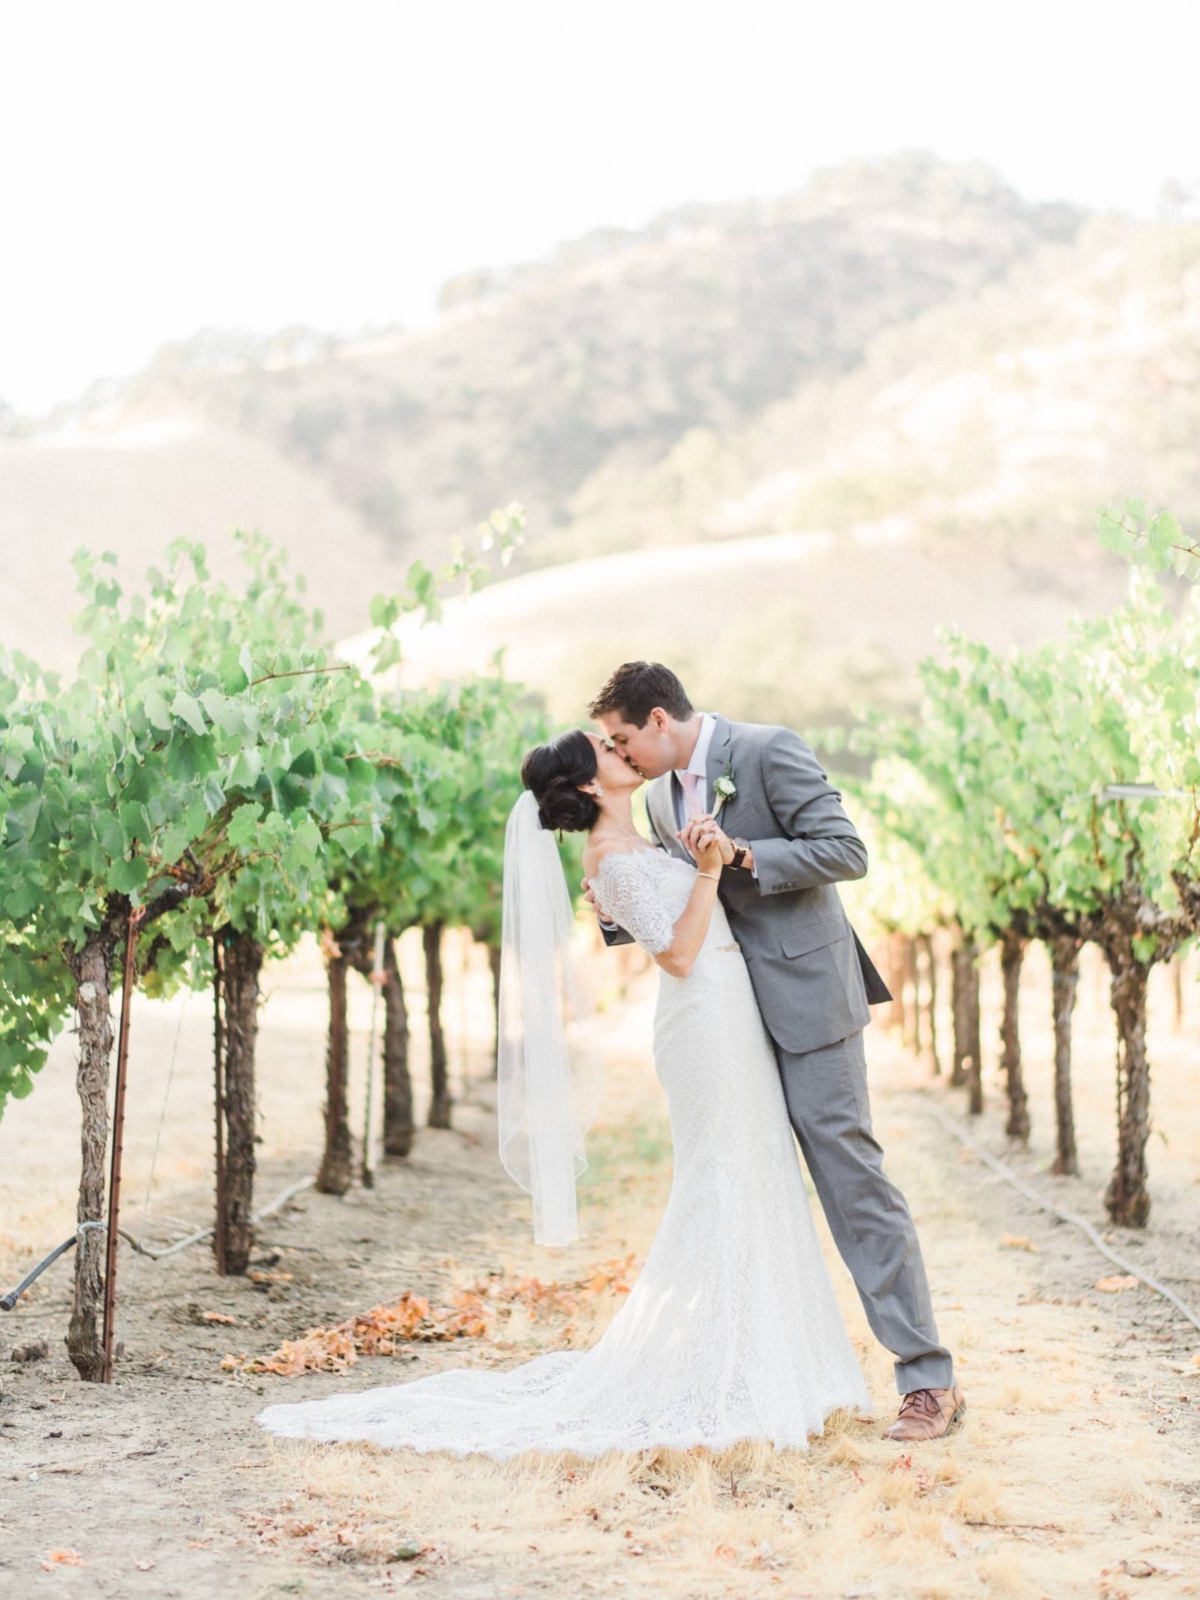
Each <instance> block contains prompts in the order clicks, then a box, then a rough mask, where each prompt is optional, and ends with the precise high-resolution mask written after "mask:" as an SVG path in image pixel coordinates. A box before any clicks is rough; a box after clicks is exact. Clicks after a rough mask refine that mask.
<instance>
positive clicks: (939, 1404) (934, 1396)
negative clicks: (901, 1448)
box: [883, 1384, 967, 1444]
mask: <svg viewBox="0 0 1200 1600" xmlns="http://www.w3.org/2000/svg"><path fill="white" fill-rule="evenodd" d="M966 1409H967V1402H966V1400H965V1398H964V1397H963V1392H962V1390H961V1389H960V1388H959V1387H958V1385H957V1384H955V1385H954V1387H953V1389H914V1390H913V1391H912V1393H911V1394H906V1395H905V1396H904V1399H903V1400H902V1401H901V1403H900V1415H899V1416H898V1417H897V1418H896V1420H895V1422H893V1423H892V1425H891V1427H890V1428H888V1429H886V1430H885V1431H884V1435H883V1437H884V1438H885V1439H899V1440H900V1442H901V1443H902V1444H911V1443H912V1442H913V1440H915V1439H940V1438H941V1436H942V1434H944V1433H945V1432H946V1430H947V1429H948V1428H950V1427H952V1426H953V1425H954V1424H955V1423H956V1422H959V1421H961V1419H962V1416H963V1413H964V1412H965V1411H966Z"/></svg>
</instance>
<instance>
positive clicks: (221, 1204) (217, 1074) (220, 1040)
mask: <svg viewBox="0 0 1200 1600" xmlns="http://www.w3.org/2000/svg"><path fill="white" fill-rule="evenodd" d="M212 962H213V1105H214V1110H215V1113H216V1127H215V1130H214V1133H215V1151H216V1168H217V1217H216V1226H215V1227H214V1228H213V1255H214V1256H215V1257H216V1262H217V1271H218V1273H219V1274H220V1275H221V1277H224V1276H225V1275H226V1272H227V1270H228V1269H227V1267H226V1264H225V1251H226V1237H227V1234H226V1215H225V1037H224V1033H225V1030H224V1026H223V1023H222V1019H221V936H220V934H218V933H214V934H213V938H212Z"/></svg>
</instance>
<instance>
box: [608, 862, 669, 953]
mask: <svg viewBox="0 0 1200 1600" xmlns="http://www.w3.org/2000/svg"><path fill="white" fill-rule="evenodd" d="M651 854H653V852H652V851H642V850H628V851H621V850H611V851H610V852H609V853H608V855H606V856H605V857H604V858H603V860H602V861H601V862H600V865H599V867H598V868H597V869H596V878H595V886H596V898H597V900H599V902H600V906H601V908H602V909H603V911H604V912H605V913H606V915H607V916H609V917H611V918H612V919H613V920H614V921H615V922H617V923H619V924H620V926H621V927H622V928H624V929H625V931H626V932H627V933H631V934H632V935H633V937H634V938H635V939H636V940H637V942H638V944H640V945H641V947H642V949H643V950H648V951H649V952H650V954H651V955H652V956H657V955H661V954H662V952H663V951H664V950H666V949H667V948H668V946H669V945H670V944H671V941H672V940H673V939H674V937H675V924H674V922H673V921H672V920H671V915H670V913H669V912H668V910H667V908H666V906H665V905H664V904H663V900H662V896H661V895H660V893H659V889H658V880H657V875H656V874H654V873H653V872H652V871H648V870H647V868H646V864H645V863H644V862H643V861H642V860H640V859H639V858H640V857H642V856H643V855H645V856H649V855H651Z"/></svg>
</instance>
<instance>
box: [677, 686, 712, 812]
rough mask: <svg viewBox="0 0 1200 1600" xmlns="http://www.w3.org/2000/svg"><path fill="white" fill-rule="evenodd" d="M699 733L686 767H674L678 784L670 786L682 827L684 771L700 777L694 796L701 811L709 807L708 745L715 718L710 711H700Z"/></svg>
mask: <svg viewBox="0 0 1200 1600" xmlns="http://www.w3.org/2000/svg"><path fill="white" fill-rule="evenodd" d="M701 717H702V721H701V723H700V733H699V735H698V737H697V739H696V748H695V749H694V750H693V751H692V759H691V760H690V761H689V762H688V764H687V766H686V767H676V768H675V776H676V777H677V778H678V779H679V784H678V786H677V787H676V786H674V785H673V786H672V789H671V793H672V794H673V795H674V797H675V821H676V822H677V823H678V824H679V826H680V827H681V828H682V827H683V825H684V823H685V822H686V821H687V804H686V796H685V795H684V792H683V775H684V773H685V772H694V773H695V774H696V776H697V777H698V778H699V779H700V782H699V784H698V785H697V787H696V798H697V799H698V800H699V802H700V809H701V811H708V810H710V809H711V807H710V805H709V800H708V747H709V745H710V744H711V743H712V736H713V729H714V728H715V727H716V725H717V719H716V717H715V716H713V714H712V712H711V711H704V712H702V713H701Z"/></svg>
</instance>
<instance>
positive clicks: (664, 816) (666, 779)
mask: <svg viewBox="0 0 1200 1600" xmlns="http://www.w3.org/2000/svg"><path fill="white" fill-rule="evenodd" d="M674 786H675V774H674V773H673V772H664V773H663V775H662V777H661V778H655V780H654V782H653V783H652V784H651V785H650V788H649V790H648V792H647V794H646V810H647V811H648V812H649V814H650V821H651V824H652V825H653V827H654V831H655V833H656V834H657V835H658V839H659V843H660V844H663V845H665V846H666V847H667V849H668V850H669V851H670V852H671V854H672V855H673V856H678V857H679V859H680V860H681V861H687V862H689V863H691V861H692V858H691V856H690V855H688V853H687V851H686V850H685V849H684V848H683V846H682V845H681V844H680V842H679V840H678V839H677V838H676V837H675V830H676V829H677V827H678V826H679V824H678V823H677V822H676V820H675V795H674Z"/></svg>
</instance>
